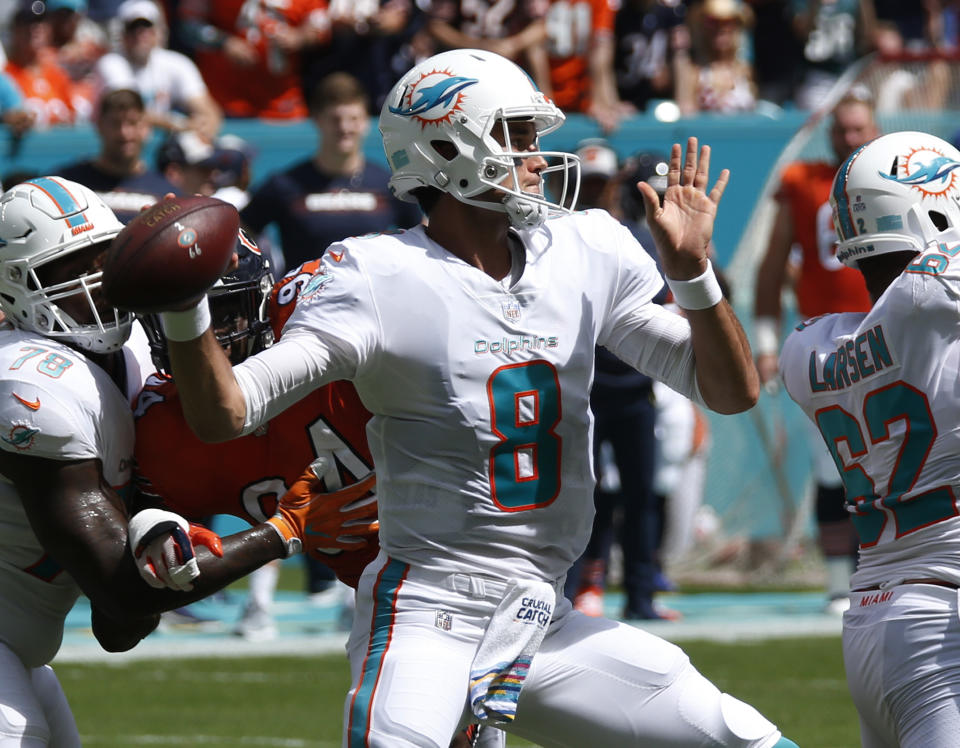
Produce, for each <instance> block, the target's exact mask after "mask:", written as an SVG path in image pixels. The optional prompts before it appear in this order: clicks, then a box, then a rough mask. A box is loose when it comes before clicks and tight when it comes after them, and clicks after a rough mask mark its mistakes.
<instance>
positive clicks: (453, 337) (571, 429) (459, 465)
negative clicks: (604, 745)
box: [234, 210, 700, 580]
mask: <svg viewBox="0 0 960 748" xmlns="http://www.w3.org/2000/svg"><path fill="white" fill-rule="evenodd" d="M518 236H519V238H520V239H521V241H522V244H523V247H524V248H525V256H524V252H522V251H518V252H515V254H514V272H513V273H511V274H510V275H508V276H507V278H505V279H504V280H503V281H497V280H495V279H493V278H491V277H490V276H489V275H487V274H486V273H484V272H483V271H481V270H479V269H477V268H476V267H473V266H471V265H469V264H467V263H466V262H464V261H463V260H461V259H459V258H457V257H455V256H454V255H453V254H451V253H449V252H448V251H446V250H445V249H443V248H442V247H441V246H439V245H438V244H436V243H435V242H433V241H432V240H431V239H430V238H429V237H428V236H427V234H426V232H425V231H424V229H423V227H419V226H418V227H416V228H413V229H410V230H409V231H405V232H400V233H398V234H393V235H385V234H384V235H374V236H370V237H362V238H355V239H347V240H345V241H343V242H341V243H337V244H333V245H331V247H330V248H329V249H328V250H327V251H326V254H325V255H324V262H323V265H322V267H321V269H320V270H319V271H318V272H317V273H316V274H315V275H314V276H313V277H312V278H311V279H310V280H309V281H308V282H307V283H306V285H305V287H304V288H303V290H302V293H301V296H300V300H299V302H298V304H297V309H296V311H295V312H294V314H293V316H292V317H291V318H290V320H289V322H288V323H287V325H286V327H285V328H284V330H283V335H282V337H281V339H280V341H279V342H278V343H277V344H276V345H274V346H273V347H272V348H270V349H268V350H267V351H264V352H263V353H261V354H258V355H257V356H255V357H253V358H251V359H248V360H247V361H246V362H244V363H243V364H240V365H239V366H238V367H236V368H235V369H234V371H235V372H236V373H237V379H238V381H239V383H240V385H241V387H242V388H243V389H244V392H245V395H246V398H247V424H246V427H245V430H246V431H250V430H252V429H253V428H255V427H256V425H257V424H258V423H262V422H264V421H265V420H268V419H269V418H271V417H272V416H273V415H275V414H276V413H277V412H279V411H280V410H282V409H283V408H285V407H287V406H288V405H290V404H292V403H293V402H296V400H298V399H299V398H300V397H302V396H303V395H304V394H306V392H307V391H309V390H310V389H312V388H314V387H316V386H318V385H319V384H321V383H324V382H327V381H332V380H335V379H349V380H352V381H353V382H354V384H355V386H356V388H357V391H358V392H359V394H360V397H361V399H362V400H363V403H364V405H365V406H366V407H367V408H368V409H369V410H370V411H371V412H372V413H373V417H372V419H371V420H370V422H369V424H368V426H367V432H368V436H369V441H370V448H371V451H372V453H373V457H374V464H375V466H376V470H377V494H378V500H379V511H380V542H381V545H382V547H383V548H384V549H385V550H386V551H387V553H388V554H389V555H390V557H391V558H396V559H399V560H402V561H406V562H408V563H411V564H414V565H416V566H419V567H420V568H427V569H434V570H440V571H463V572H469V573H480V574H490V575H493V576H497V577H504V576H507V577H526V578H537V579H545V580H554V579H557V578H559V577H561V576H562V575H563V574H565V573H566V571H567V569H568V568H569V566H570V565H571V564H572V563H573V561H574V560H575V559H576V558H577V557H578V556H579V555H580V553H581V552H582V551H583V549H584V547H585V545H586V542H587V540H588V538H589V534H590V529H591V524H592V518H593V482H594V477H593V466H592V456H591V449H590V444H591V440H592V430H593V419H592V415H591V413H590V409H589V394H590V387H591V383H592V380H593V364H594V345H595V344H600V345H604V346H606V347H607V348H609V349H610V350H611V351H613V352H614V353H616V354H617V355H618V356H620V357H621V358H622V359H623V360H625V361H627V362H628V363H631V364H633V365H635V366H637V367H638V368H639V369H640V370H642V371H644V373H647V374H649V375H651V376H653V377H655V378H658V379H663V380H666V381H667V382H668V383H670V384H671V385H672V386H673V387H674V388H676V389H678V390H680V391H682V392H684V394H686V395H688V396H689V397H691V398H694V399H695V400H697V401H698V402H700V396H699V392H698V391H697V388H696V385H695V383H694V375H693V354H692V346H691V344H690V328H689V324H688V323H687V321H686V320H685V319H684V318H682V317H681V316H679V315H677V314H674V313H672V312H669V311H667V310H664V309H663V308H662V307H660V306H658V305H656V304H653V303H651V299H652V298H653V296H655V295H656V294H657V292H658V291H660V289H661V288H662V287H663V281H662V279H661V277H660V275H659V274H658V272H657V269H656V266H655V264H654V262H653V261H652V259H651V258H650V257H649V255H647V253H646V252H645V251H644V250H643V248H642V247H641V246H640V245H639V244H638V243H637V242H636V240H635V239H634V238H633V237H632V235H631V234H630V232H629V231H628V230H627V229H626V228H624V227H623V226H622V225H620V224H619V223H618V222H616V221H615V220H613V219H612V218H611V217H610V216H609V215H608V214H607V213H606V212H604V211H599V210H593V211H587V212H585V213H578V214H574V215H571V216H566V217H562V218H556V219H552V220H550V221H547V222H546V224H545V225H544V226H543V227H542V228H539V229H534V230H531V231H525V232H520V233H519V234H518Z"/></svg>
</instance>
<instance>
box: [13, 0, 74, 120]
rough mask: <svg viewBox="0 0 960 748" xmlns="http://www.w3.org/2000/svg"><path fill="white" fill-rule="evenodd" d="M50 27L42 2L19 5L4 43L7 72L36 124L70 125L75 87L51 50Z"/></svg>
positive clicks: (72, 118)
mask: <svg viewBox="0 0 960 748" xmlns="http://www.w3.org/2000/svg"><path fill="white" fill-rule="evenodd" d="M50 43H51V31H50V23H49V21H48V20H47V15H46V12H45V6H44V4H43V3H32V4H30V5H24V6H21V7H20V8H19V9H18V10H17V11H16V12H15V13H14V14H13V18H12V20H11V26H10V43H9V46H8V47H7V64H6V66H5V68H4V70H5V72H6V73H7V75H9V76H10V77H11V78H12V79H13V81H14V82H15V83H16V84H17V88H18V89H19V90H20V93H21V94H22V95H23V108H24V109H26V110H27V111H28V112H30V113H31V114H33V116H34V118H35V119H34V124H35V126H36V127H40V128H45V127H50V126H51V125H72V124H73V123H74V122H75V121H76V120H77V112H76V108H75V106H74V97H75V96H76V94H77V91H76V87H75V86H74V84H73V82H72V81H71V80H70V77H69V76H68V75H67V73H66V72H65V71H64V69H63V68H62V67H60V65H59V64H58V63H57V62H56V55H55V54H53V53H51V51H50Z"/></svg>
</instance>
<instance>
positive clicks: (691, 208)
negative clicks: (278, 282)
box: [637, 137, 730, 280]
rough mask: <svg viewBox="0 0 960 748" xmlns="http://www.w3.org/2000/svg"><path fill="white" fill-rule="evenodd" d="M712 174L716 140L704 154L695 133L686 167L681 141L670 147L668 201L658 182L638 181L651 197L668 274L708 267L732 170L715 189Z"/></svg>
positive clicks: (653, 227) (685, 275)
mask: <svg viewBox="0 0 960 748" xmlns="http://www.w3.org/2000/svg"><path fill="white" fill-rule="evenodd" d="M709 180H710V146H708V145H705V146H703V147H702V148H701V149H700V153H699V158H698V155H697V139H696V138H694V137H691V138H689V139H688V140H687V152H686V157H685V158H684V160H683V168H682V169H681V164H680V144H679V143H674V144H673V148H672V149H671V151H670V169H669V171H668V172H667V191H666V194H665V195H664V198H663V206H662V207H661V205H660V201H659V198H658V196H657V192H656V190H654V189H653V187H651V186H650V185H649V184H647V183H646V182H639V183H638V184H637V189H638V190H640V192H641V193H642V194H643V199H644V202H645V203H646V208H647V215H648V216H649V220H648V225H649V227H650V231H651V233H652V234H653V239H654V242H655V243H656V245H657V251H658V252H659V254H660V260H661V262H662V263H663V269H664V271H665V272H666V274H667V277H668V278H673V279H675V280H689V279H690V278H696V277H698V276H699V275H701V274H702V273H703V272H704V271H705V270H706V268H707V248H708V245H709V243H710V237H711V235H712V234H713V220H714V218H715V217H716V215H717V204H718V203H719V202H720V198H721V197H722V196H723V191H724V189H726V186H727V182H728V181H729V180H730V170H729V169H724V170H723V171H721V172H720V176H719V177H718V179H717V182H716V184H715V185H714V186H713V189H712V190H710V192H707V184H708V183H709Z"/></svg>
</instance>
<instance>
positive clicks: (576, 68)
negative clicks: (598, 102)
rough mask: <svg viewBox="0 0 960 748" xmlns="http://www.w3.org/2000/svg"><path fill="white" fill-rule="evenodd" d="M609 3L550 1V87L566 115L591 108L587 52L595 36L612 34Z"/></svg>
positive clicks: (606, 0)
mask: <svg viewBox="0 0 960 748" xmlns="http://www.w3.org/2000/svg"><path fill="white" fill-rule="evenodd" d="M615 14H616V11H615V9H614V7H613V5H612V4H611V1H610V0H553V2H551V3H550V9H549V11H548V12H547V33H548V38H549V45H550V55H549V60H550V85H551V87H552V88H553V101H554V103H555V104H556V105H557V106H558V107H560V108H561V109H563V110H564V111H568V112H584V111H586V110H587V107H588V106H589V105H590V85H591V83H590V67H589V61H590V51H591V48H592V46H593V44H594V43H595V39H596V37H597V36H601V35H607V36H611V35H612V34H613V22H614V17H615Z"/></svg>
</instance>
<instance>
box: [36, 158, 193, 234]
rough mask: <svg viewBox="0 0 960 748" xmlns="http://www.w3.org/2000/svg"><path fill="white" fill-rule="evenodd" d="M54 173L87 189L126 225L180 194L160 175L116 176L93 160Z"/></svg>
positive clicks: (154, 172)
mask: <svg viewBox="0 0 960 748" xmlns="http://www.w3.org/2000/svg"><path fill="white" fill-rule="evenodd" d="M53 173H54V174H56V175H58V176H61V177H63V178H64V179H70V180H72V181H74V182H79V183H80V184H82V185H84V186H86V187H89V188H90V189H91V190H93V191H94V192H96V193H97V194H98V195H99V196H100V197H101V198H102V199H103V202H105V203H106V204H107V207H108V208H110V209H111V210H112V211H113V212H114V213H116V215H117V218H118V219H119V220H120V222H121V223H129V222H130V221H131V220H132V219H133V218H135V217H136V215H137V214H138V213H139V212H140V211H141V210H142V209H143V208H144V207H145V206H147V205H153V204H154V203H155V202H158V201H160V200H162V199H163V196H164V195H166V194H167V193H168V192H172V193H173V194H174V195H179V194H181V192H180V190H179V188H177V187H175V186H174V185H173V183H172V182H170V181H168V180H167V178H166V177H164V176H163V175H162V174H160V172H157V171H153V170H152V169H147V171H145V172H143V173H142V174H135V175H133V176H129V177H118V176H116V175H115V174H109V173H108V172H105V171H104V170H103V169H101V168H100V167H99V166H97V165H96V164H95V163H94V162H93V161H80V162H77V163H73V164H67V165H64V166H61V167H60V168H59V169H56V170H55V171H54V172H53Z"/></svg>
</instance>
